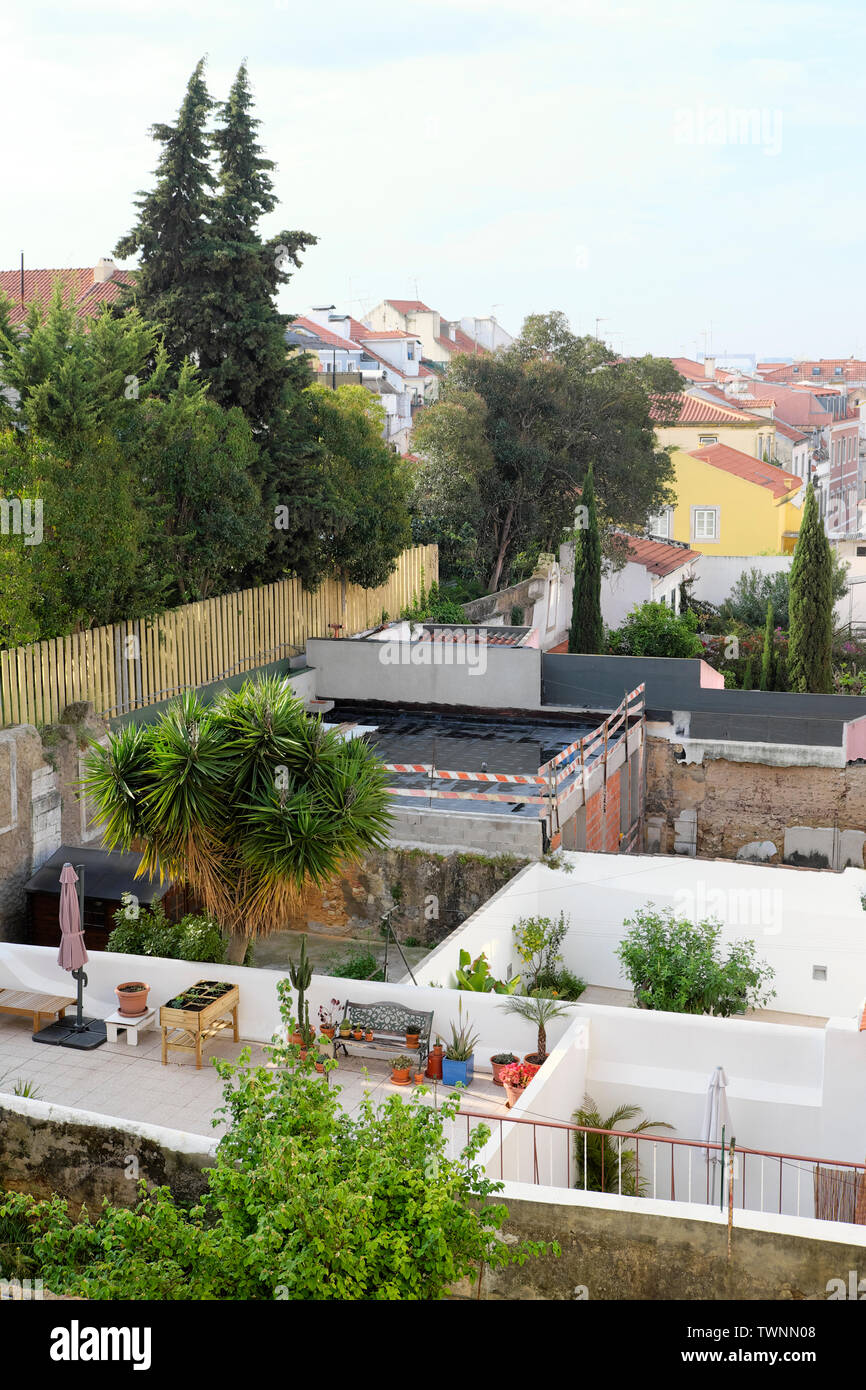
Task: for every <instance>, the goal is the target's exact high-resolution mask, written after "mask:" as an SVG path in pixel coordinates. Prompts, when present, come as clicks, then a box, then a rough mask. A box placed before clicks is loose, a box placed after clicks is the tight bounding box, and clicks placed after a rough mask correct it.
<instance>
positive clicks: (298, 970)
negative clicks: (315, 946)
mask: <svg viewBox="0 0 866 1390" xmlns="http://www.w3.org/2000/svg"><path fill="white" fill-rule="evenodd" d="M312 978H313V966H312V962H311V961H308V960H307V938H306V937H303V938H302V940H301V954H300V957H299V959H298V963H297V965H294V964H290V965H289V979H290V980H291V982H292V985H293V986H294V988H295V989H296V990H297V994H298V1032H299V1033H300V1034H301V1035H302V1037H303V1039H304V1043H305V1045H306V1046H308V1047H309V1045H310V1043H311V1042H312V1036H313V1030H312V1028H311V1027H310V1006H309V1004H308V1003H307V999H306V995H307V990H308V988H309V985H310V981H311V980H312Z"/></svg>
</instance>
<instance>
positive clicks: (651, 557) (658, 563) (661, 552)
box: [628, 536, 699, 575]
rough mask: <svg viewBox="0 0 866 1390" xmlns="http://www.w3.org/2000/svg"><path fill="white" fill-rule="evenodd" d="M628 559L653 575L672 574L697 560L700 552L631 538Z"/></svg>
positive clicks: (660, 542)
mask: <svg viewBox="0 0 866 1390" xmlns="http://www.w3.org/2000/svg"><path fill="white" fill-rule="evenodd" d="M628 558H629V560H631V562H632V564H634V565H643V567H644V569H648V570H649V571H650V572H651V573H652V574H658V575H665V574H672V573H673V571H674V570H678V569H679V568H680V566H681V565H687V564H688V562H689V560H697V559H698V558H699V552H698V551H697V550H690V549H689V548H688V546H681V545H668V544H666V542H665V541H655V540H650V539H649V538H648V537H646V536H629V538H628Z"/></svg>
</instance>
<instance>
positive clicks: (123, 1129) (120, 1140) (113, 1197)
mask: <svg viewBox="0 0 866 1390" xmlns="http://www.w3.org/2000/svg"><path fill="white" fill-rule="evenodd" d="M213 1152H214V1144H213V1143H209V1142H208V1141H203V1140H201V1139H200V1138H199V1137H198V1136H196V1135H188V1134H181V1133H180V1132H179V1131H175V1130H168V1129H159V1128H158V1127H156V1126H152V1125H144V1124H138V1123H137V1122H135V1121H132V1120H114V1119H112V1118H111V1117H110V1116H107V1115H96V1114H91V1113H88V1112H87V1111H81V1110H69V1109H67V1108H66V1107H64V1106H57V1105H49V1104H47V1103H46V1102H44V1101H37V1100H28V1099H24V1098H23V1097H13V1096H6V1095H4V1096H0V1189H3V1188H6V1189H7V1191H11V1192H29V1193H31V1195H32V1196H34V1197H50V1196H51V1195H52V1194H53V1193H55V1192H57V1193H59V1194H60V1196H62V1197H68V1198H69V1200H70V1201H71V1202H73V1203H74V1204H75V1205H80V1204H81V1203H85V1204H86V1205H87V1206H88V1207H89V1208H90V1209H91V1210H95V1209H96V1208H98V1207H99V1205H100V1203H101V1202H102V1199H103V1197H107V1198H108V1199H109V1201H111V1202H113V1203H115V1205H117V1206H124V1207H129V1206H133V1205H134V1204H135V1203H136V1202H137V1201H138V1200H139V1195H140V1194H139V1191H138V1184H137V1179H139V1178H143V1179H144V1180H145V1181H146V1182H147V1183H148V1185H149V1186H154V1187H155V1186H161V1185H164V1186H167V1187H170V1188H171V1190H172V1192H173V1193H174V1195H175V1197H177V1198H178V1199H179V1200H181V1201H189V1202H191V1201H195V1200H196V1198H198V1197H199V1196H200V1195H201V1193H202V1192H203V1191H204V1189H205V1187H206V1186H207V1180H206V1177H205V1172H204V1170H205V1169H206V1168H207V1167H208V1166H209V1165H210V1164H211V1163H212V1162H213Z"/></svg>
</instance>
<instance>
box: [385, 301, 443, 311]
mask: <svg viewBox="0 0 866 1390" xmlns="http://www.w3.org/2000/svg"><path fill="white" fill-rule="evenodd" d="M385 303H386V304H391V305H392V306H393V307H394V308H395V309H396V310H397V313H398V314H432V312H433V310H432V309H431V308H430V307H429V306H428V305H427V304H423V303H422V301H421V300H420V299H386V300H385Z"/></svg>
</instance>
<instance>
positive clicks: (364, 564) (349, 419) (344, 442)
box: [308, 386, 411, 589]
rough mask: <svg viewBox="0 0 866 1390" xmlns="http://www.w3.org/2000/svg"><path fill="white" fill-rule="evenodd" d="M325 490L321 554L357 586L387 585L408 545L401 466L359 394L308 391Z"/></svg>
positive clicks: (365, 394)
mask: <svg viewBox="0 0 866 1390" xmlns="http://www.w3.org/2000/svg"><path fill="white" fill-rule="evenodd" d="M308 395H309V397H310V399H311V402H312V410H313V417H314V419H315V421H316V428H317V431H318V437H319V442H320V444H321V447H322V450H323V456H324V466H325V470H326V477H327V481H328V485H329V490H330V493H331V495H332V496H333V499H334V511H333V514H332V516H331V518H330V526H329V534H328V535H327V544H326V554H327V555H329V556H330V557H331V559H332V560H333V562H334V563H335V564H336V565H337V567H338V568H339V569H340V570H341V571H342V572H343V573H344V574H345V575H346V577H347V578H348V579H350V580H351V581H352V582H353V583H355V584H361V585H362V586H363V587H364V588H366V589H374V588H377V587H378V586H379V585H380V584H384V583H385V582H386V581H387V579H388V576H389V575H390V574H392V573H393V571H394V568H395V566H396V563H397V559H398V556H399V555H400V554H401V552H402V551H403V550H405V548H406V546H407V545H409V544H410V543H411V529H410V526H409V513H408V510H407V502H408V497H409V487H410V481H409V473H408V465H407V464H406V461H405V460H404V459H402V458H401V457H400V455H399V454H397V453H395V452H394V450H393V449H392V448H391V447H390V445H388V444H387V443H386V442H385V440H384V438H383V436H382V429H383V426H384V423H385V412H384V409H383V407H382V406H381V404H380V402H379V400H378V399H377V397H375V396H373V395H371V393H370V392H369V391H368V390H367V389H366V387H364V386H339V387H338V388H337V390H336V391H332V390H330V389H329V388H328V387H327V386H311V387H309V388H308Z"/></svg>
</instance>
